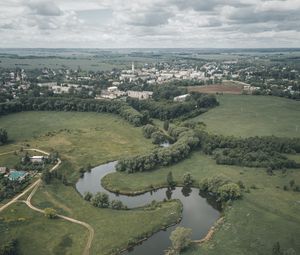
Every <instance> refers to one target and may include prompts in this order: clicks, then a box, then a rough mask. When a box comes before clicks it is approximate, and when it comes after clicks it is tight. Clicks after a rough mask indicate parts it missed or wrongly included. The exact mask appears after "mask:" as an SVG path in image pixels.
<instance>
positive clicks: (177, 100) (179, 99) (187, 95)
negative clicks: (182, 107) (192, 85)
mask: <svg viewBox="0 0 300 255" xmlns="http://www.w3.org/2000/svg"><path fill="white" fill-rule="evenodd" d="M189 96H190V95H189V94H185V95H181V96H178V97H174V102H184V101H185V100H186V99H187V98H188V97H189Z"/></svg>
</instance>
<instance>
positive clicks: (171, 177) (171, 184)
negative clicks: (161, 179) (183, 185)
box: [167, 171, 176, 187]
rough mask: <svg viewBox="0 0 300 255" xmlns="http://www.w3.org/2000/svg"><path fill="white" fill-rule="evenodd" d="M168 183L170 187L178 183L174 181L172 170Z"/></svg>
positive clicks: (168, 176)
mask: <svg viewBox="0 0 300 255" xmlns="http://www.w3.org/2000/svg"><path fill="white" fill-rule="evenodd" d="M167 183H168V185H169V186H170V187H174V186H175V185H176V183H175V182H174V179H173V174H172V172H171V171H170V172H169V173H168V175H167Z"/></svg>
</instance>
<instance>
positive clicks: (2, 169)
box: [0, 166, 7, 174]
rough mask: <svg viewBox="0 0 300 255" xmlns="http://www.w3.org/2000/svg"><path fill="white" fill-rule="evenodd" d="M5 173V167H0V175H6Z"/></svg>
mask: <svg viewBox="0 0 300 255" xmlns="http://www.w3.org/2000/svg"><path fill="white" fill-rule="evenodd" d="M6 173H7V167H5V166H2V167H0V174H6Z"/></svg>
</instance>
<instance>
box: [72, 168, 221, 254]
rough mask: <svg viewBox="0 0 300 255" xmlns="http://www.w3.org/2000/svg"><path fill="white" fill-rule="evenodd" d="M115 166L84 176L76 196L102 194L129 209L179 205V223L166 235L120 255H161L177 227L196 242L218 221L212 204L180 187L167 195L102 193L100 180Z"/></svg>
mask: <svg viewBox="0 0 300 255" xmlns="http://www.w3.org/2000/svg"><path fill="white" fill-rule="evenodd" d="M115 165H116V162H111V163H108V164H104V165H101V166H98V167H95V168H93V169H92V170H91V172H89V173H88V172H87V173H85V174H84V176H83V178H80V179H79V180H78V182H77V184H76V188H77V190H78V191H79V192H80V194H82V195H83V194H84V193H85V192H88V191H89V192H91V193H93V194H95V193H97V192H106V193H107V194H109V198H110V200H112V199H118V200H121V201H122V202H123V203H124V205H127V206H128V207H129V208H133V207H139V206H143V205H146V204H149V203H151V202H152V201H153V200H156V201H162V200H164V199H170V198H172V199H180V201H181V202H182V204H183V213H182V220H181V222H180V223H179V224H177V225H176V226H173V227H169V228H168V229H167V230H166V231H160V232H158V233H156V234H154V235H153V236H152V237H150V238H149V239H148V240H146V241H144V242H143V243H141V244H140V245H137V246H135V247H134V249H133V250H132V251H128V252H125V253H124V254H126V253H127V254H130V255H141V254H143V255H162V254H164V250H166V249H167V248H168V247H169V246H170V245H171V242H170V239H169V236H170V233H171V232H172V231H173V230H174V229H175V228H176V227H177V226H183V227H188V228H191V229H192V230H193V234H192V239H196V240H199V239H201V238H203V237H204V236H205V235H206V234H207V232H208V230H209V228H210V227H211V226H212V225H213V224H214V222H215V221H216V220H217V219H218V218H219V216H220V212H219V211H218V210H217V209H216V208H215V206H213V202H211V203H209V202H208V200H207V199H206V198H204V197H202V196H200V195H199V190H198V189H194V188H192V189H190V190H184V189H183V188H182V187H177V188H175V189H174V190H172V191H171V192H170V190H168V189H166V188H162V189H159V190H157V191H154V192H147V193H145V194H142V195H137V196H125V195H116V194H114V193H111V192H109V191H107V190H105V189H104V188H103V187H102V186H101V182H100V180H101V179H102V177H104V176H105V175H107V174H108V173H112V172H115Z"/></svg>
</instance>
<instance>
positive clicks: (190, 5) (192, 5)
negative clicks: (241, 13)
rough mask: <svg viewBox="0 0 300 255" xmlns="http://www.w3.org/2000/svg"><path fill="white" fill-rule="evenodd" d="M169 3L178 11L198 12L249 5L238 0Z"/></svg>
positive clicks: (172, 0) (191, 0) (175, 0)
mask: <svg viewBox="0 0 300 255" xmlns="http://www.w3.org/2000/svg"><path fill="white" fill-rule="evenodd" d="M169 2H170V4H174V5H176V6H177V7H178V8H179V9H180V10H182V9H193V10H195V11H199V12H201V11H202V12H207V11H214V10H215V9H216V8H217V7H222V6H234V7H242V6H250V4H244V3H241V2H240V1H238V0H185V1H182V0H170V1H169Z"/></svg>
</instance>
